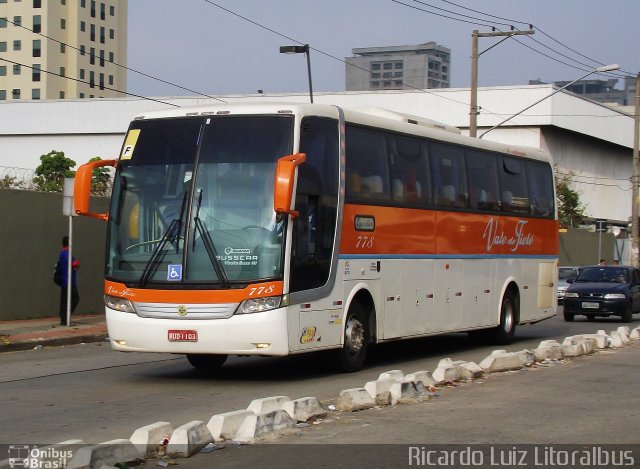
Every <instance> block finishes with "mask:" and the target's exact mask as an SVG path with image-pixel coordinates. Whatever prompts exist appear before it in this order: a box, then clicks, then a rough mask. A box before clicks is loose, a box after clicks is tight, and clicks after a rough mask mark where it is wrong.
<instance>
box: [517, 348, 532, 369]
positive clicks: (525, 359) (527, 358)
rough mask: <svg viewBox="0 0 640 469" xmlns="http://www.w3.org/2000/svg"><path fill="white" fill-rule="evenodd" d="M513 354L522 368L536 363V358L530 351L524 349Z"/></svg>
mask: <svg viewBox="0 0 640 469" xmlns="http://www.w3.org/2000/svg"><path fill="white" fill-rule="evenodd" d="M515 353H516V355H517V356H518V358H519V359H520V362H521V363H522V366H531V365H533V364H534V363H535V362H536V357H535V355H534V354H533V353H531V351H530V350H527V349H524V350H520V351H519V352H515Z"/></svg>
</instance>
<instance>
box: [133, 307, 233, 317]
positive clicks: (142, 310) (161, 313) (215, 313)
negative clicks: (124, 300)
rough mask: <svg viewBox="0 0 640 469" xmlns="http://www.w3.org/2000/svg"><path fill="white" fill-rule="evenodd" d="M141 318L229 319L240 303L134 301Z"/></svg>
mask: <svg viewBox="0 0 640 469" xmlns="http://www.w3.org/2000/svg"><path fill="white" fill-rule="evenodd" d="M134 307H135V309H136V313H137V314H138V316H140V317H141V318H155V319H186V320H188V319H227V318H230V317H231V316H233V313H234V312H235V311H236V308H237V307H238V303H224V304H200V303H196V304H176V303H134Z"/></svg>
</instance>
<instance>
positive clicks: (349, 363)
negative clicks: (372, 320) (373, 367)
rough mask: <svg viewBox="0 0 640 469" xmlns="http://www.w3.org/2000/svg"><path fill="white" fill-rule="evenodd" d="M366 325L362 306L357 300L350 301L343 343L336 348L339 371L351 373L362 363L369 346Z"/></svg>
mask: <svg viewBox="0 0 640 469" xmlns="http://www.w3.org/2000/svg"><path fill="white" fill-rule="evenodd" d="M368 327H369V325H368V324H367V315H366V314H365V311H364V308H363V307H362V305H361V304H360V303H358V302H354V303H352V304H351V306H349V312H348V313H347V317H346V319H345V322H344V344H343V346H342V348H340V349H338V364H339V368H340V370H341V371H344V372H346V373H353V372H354V371H358V370H360V369H361V368H362V366H363V365H364V361H365V359H366V358H367V350H368V348H369V329H368Z"/></svg>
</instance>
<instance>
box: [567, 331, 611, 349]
mask: <svg viewBox="0 0 640 469" xmlns="http://www.w3.org/2000/svg"><path fill="white" fill-rule="evenodd" d="M603 332H604V331H603ZM584 339H593V340H595V341H596V346H597V348H599V349H605V348H608V347H609V343H610V342H611V338H610V337H609V336H608V335H607V334H604V333H602V334H600V333H598V334H579V335H572V336H569V337H567V338H565V339H564V341H563V342H562V344H563V345H571V344H572V343H573V344H575V343H577V341H580V340H584Z"/></svg>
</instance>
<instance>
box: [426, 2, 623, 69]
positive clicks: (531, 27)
mask: <svg viewBox="0 0 640 469" xmlns="http://www.w3.org/2000/svg"><path fill="white" fill-rule="evenodd" d="M414 1H417V0H414ZM440 1H442V2H444V3H448V4H450V5H454V6H457V7H458V8H461V9H463V10H468V11H472V12H474V13H479V14H481V15H484V16H488V17H491V18H497V19H500V20H504V21H509V22H511V23H520V24H524V25H529V28H530V29H534V28H535V30H536V31H538V32H540V33H542V34H543V35H544V36H546V37H547V38H549V39H551V40H552V41H553V42H555V43H556V44H558V45H560V46H562V47H564V48H565V49H567V50H569V51H571V52H573V53H574V54H577V55H579V56H580V57H582V58H585V59H587V60H590V61H591V62H594V63H596V64H598V65H600V66H603V65H606V64H605V63H603V62H600V61H598V60H596V59H594V58H592V57H589V56H587V55H584V54H582V53H581V52H579V51H577V50H575V49H573V48H572V47H570V46H568V45H566V44H564V43H563V42H561V41H559V40H558V39H556V38H554V37H553V36H551V35H550V34H548V33H546V32H545V31H544V30H543V29H542V28H540V27H539V26H538V25H535V24H532V23H531V22H530V21H521V20H514V19H510V18H504V17H501V16H496V15H492V14H490V13H486V12H483V11H480V10H474V9H473V8H469V7H465V6H463V5H459V4H457V3H454V2H451V1H449V0H440ZM489 21H491V20H489ZM529 39H532V40H534V38H533V37H529ZM545 47H547V46H545ZM555 52H556V53H558V54H560V53H559V52H557V51H555ZM571 60H573V59H571ZM621 72H623V73H626V74H627V75H635V74H634V73H631V72H627V71H626V70H621Z"/></svg>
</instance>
